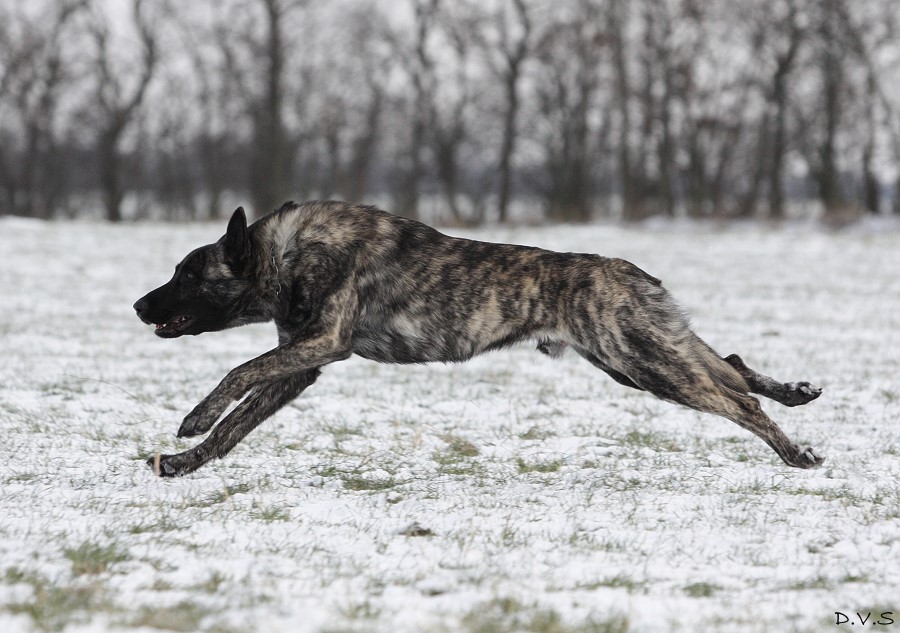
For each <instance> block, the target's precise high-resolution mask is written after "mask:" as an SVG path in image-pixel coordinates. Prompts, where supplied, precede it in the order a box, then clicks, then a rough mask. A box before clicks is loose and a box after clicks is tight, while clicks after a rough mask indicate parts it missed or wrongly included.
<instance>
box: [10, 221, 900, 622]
mask: <svg viewBox="0 0 900 633" xmlns="http://www.w3.org/2000/svg"><path fill="white" fill-rule="evenodd" d="M223 231H224V225H222V226H219V225H213V224H204V225H190V226H185V225H153V224H147V225H133V226H109V225H101V224H91V223H51V224H45V223H40V222H27V221H21V220H11V219H4V220H0V255H2V266H0V303H2V310H0V349H2V352H3V354H2V359H3V362H2V365H0V431H2V441H0V630H2V631H6V632H15V631H27V630H32V629H33V628H38V629H44V630H54V629H57V630H58V629H65V630H66V631H79V632H81V631H84V632H88V631H119V630H128V631H135V630H148V631H150V630H159V629H172V630H211V631H252V630H255V631H265V632H277V631H285V632H296V631H301V632H302V631H311V632H312V631H316V632H318V631H322V632H324V631H338V630H340V631H344V630H349V631H384V632H407V631H408V632H411V633H412V632H421V631H487V630H491V631H493V630H499V631H519V630H526V631H527V630H532V631H561V632H568V631H573V632H574V631H590V630H619V631H626V630H627V631H663V630H682V631H697V630H702V631H768V630H785V631H817V630H826V629H827V630H831V629H832V628H833V627H834V626H835V618H836V616H835V612H836V611H840V612H842V613H846V614H849V615H851V616H853V614H855V613H856V612H860V613H861V614H862V615H865V613H866V612H867V611H871V612H872V613H873V614H874V615H875V616H876V619H877V617H878V614H880V613H882V612H893V613H895V614H900V602H898V600H900V599H898V596H900V575H898V574H897V568H898V565H900V485H898V483H897V482H898V480H900V462H898V456H900V425H898V424H897V420H898V418H900V378H898V376H900V372H898V369H900V277H898V275H897V271H900V232H897V231H896V230H881V228H878V229H876V230H854V231H845V232H828V231H825V230H822V229H814V228H812V227H810V226H802V225H789V226H787V227H784V228H782V229H781V230H777V231H776V230H773V229H771V228H766V227H755V226H739V227H732V228H728V229H721V228H717V227H714V226H705V225H667V224H654V225H650V226H647V227H644V228H643V230H636V229H626V228H621V227H613V226H604V225H598V226H590V227H577V228H575V227H564V226H563V227H554V228H545V229H537V228H492V229H486V230H482V231H479V232H472V233H467V234H466V235H468V236H474V237H477V238H483V239H490V240H496V241H510V242H517V243H526V244H535V245H540V246H544V247H547V248H554V249H557V250H574V251H590V252H598V253H602V254H605V255H615V256H622V257H626V258H628V259H630V260H632V261H634V262H635V263H637V264H638V265H639V266H641V267H642V268H644V269H645V270H647V271H648V272H650V273H651V274H653V275H655V276H658V277H661V278H662V279H663V280H664V282H665V284H666V286H667V287H669V288H670V289H671V290H672V292H673V293H674V294H675V296H676V297H677V298H678V299H679V301H680V302H681V303H682V305H683V306H684V307H685V308H686V309H687V310H688V312H689V313H690V314H691V315H692V317H693V323H694V326H695V329H696V331H697V332H698V333H699V334H700V335H701V336H702V337H703V338H704V339H705V340H707V341H708V342H709V343H710V344H712V345H713V346H714V347H715V348H716V349H717V350H718V351H719V352H721V353H722V354H728V353H734V352H736V353H739V354H741V356H742V357H743V358H744V360H745V361H746V362H747V363H748V364H749V365H750V366H751V367H754V368H756V369H758V370H760V371H762V372H763V373H766V374H769V375H772V376H775V377H778V378H780V379H782V380H785V381H788V380H794V381H801V380H808V381H810V382H812V383H813V384H815V385H817V386H820V387H823V388H824V389H825V391H824V394H823V395H822V397H821V398H820V399H818V400H816V401H815V402H813V403H811V404H809V405H807V406H805V407H797V408H794V409H788V408H784V407H781V406H780V405H778V404H776V403H773V402H769V401H764V402H763V406H764V408H765V409H766V411H767V412H769V414H770V415H771V416H772V417H773V418H774V419H775V420H776V421H778V423H779V424H780V425H781V426H782V428H784V429H785V431H786V432H787V434H788V435H789V436H790V437H792V438H793V439H794V440H795V441H797V442H798V443H800V442H802V443H804V444H806V443H808V444H809V445H811V446H813V447H814V448H815V449H816V450H817V451H818V452H819V453H821V454H824V455H825V456H826V457H827V458H828V460H827V461H826V463H825V466H824V467H823V468H820V469H817V470H812V471H800V470H795V469H791V468H788V467H786V466H784V465H782V464H781V463H780V461H779V460H778V458H777V457H776V456H775V455H774V453H773V452H772V451H771V450H769V449H768V448H767V447H766V446H765V445H764V444H763V443H762V442H760V441H759V440H758V439H756V438H754V437H752V436H750V435H749V434H748V433H746V432H744V431H742V430H741V429H739V428H738V427H737V426H735V425H733V424H731V423H730V422H728V421H726V420H723V419H720V418H716V417H713V416H708V415H703V414H700V413H696V412H693V411H690V410H687V409H683V408H680V407H676V406H674V405H670V404H666V403H663V402H660V401H658V400H655V399H654V398H652V397H650V396H648V395H646V394H643V393H639V392H636V391H633V390H629V389H627V388H625V387H622V386H620V385H618V384H616V383H614V382H613V381H612V380H610V379H608V378H607V377H606V376H605V375H603V374H602V373H600V372H598V371H597V370H595V369H594V368H593V367H591V366H590V365H589V364H587V363H585V362H584V361H582V360H581V359H579V358H578V357H576V356H575V355H574V354H571V353H568V354H566V355H564V356H563V358H561V359H559V360H552V359H549V358H547V357H545V356H543V355H542V354H539V353H537V352H536V351H534V349H533V348H532V347H525V346H523V347H517V348H514V349H512V350H505V351H502V352H496V353H493V354H490V355H487V356H483V357H480V358H478V359H475V360H473V361H471V362H469V363H467V364H462V365H452V366H442V365H434V366H412V367H409V366H404V367H397V366H387V365H377V364H375V363H371V362H368V361H364V360H362V359H357V358H353V359H350V360H348V361H345V362H342V363H339V364H336V365H334V366H332V367H329V368H328V369H327V370H326V371H325V373H324V374H323V376H322V378H320V379H319V381H318V382H317V383H316V384H315V385H314V386H313V387H312V388H311V389H310V390H309V391H307V392H306V393H305V394H304V395H303V396H302V397H301V398H299V399H298V400H297V401H296V402H294V403H293V404H292V405H290V406H289V407H287V408H286V409H285V410H283V411H282V412H280V413H279V414H278V415H276V416H275V417H274V418H273V419H271V420H269V421H268V422H266V423H265V424H264V425H263V426H262V427H260V428H259V429H258V430H257V431H255V432H254V433H253V434H251V436H249V437H248V438H247V440H246V441H245V442H244V443H242V444H241V445H240V446H238V448H237V449H235V450H234V451H233V452H232V453H231V454H230V455H229V456H227V457H226V458H225V459H223V460H221V461H217V462H214V463H211V464H209V465H207V466H206V467H204V468H203V469H201V470H200V471H198V472H197V473H195V474H193V475H190V476H188V477H185V478H181V479H175V480H160V479H156V478H154V477H153V476H152V474H151V472H150V471H149V469H147V468H146V466H145V465H144V462H143V460H144V459H145V458H146V457H147V456H149V455H151V454H152V453H153V452H154V451H163V452H174V451H177V450H183V449H184V448H186V447H188V446H191V445H192V444H193V443H195V442H196V441H197V440H196V439H194V440H179V439H176V438H175V437H174V432H175V431H176V429H177V428H178V426H179V424H180V422H181V418H182V417H183V416H184V415H185V414H186V413H187V412H188V411H190V409H191V408H192V406H193V405H194V404H196V402H197V401H199V399H200V398H201V397H202V396H204V395H205V394H206V393H207V392H208V391H209V390H210V389H211V388H212V387H213V386H214V385H215V384H216V383H217V381H218V380H219V379H220V378H221V377H222V376H224V375H225V373H226V372H227V371H228V370H229V369H230V368H232V367H234V366H235V365H237V364H239V363H240V362H242V361H244V360H246V359H248V358H250V357H252V356H254V355H256V354H259V353H261V352H263V351H265V350H266V349H268V348H270V347H271V346H273V345H274V343H275V338H276V337H275V332H274V328H273V327H271V326H258V327H257V326H254V327H246V328H241V329H237V330H232V331H228V332H223V333H219V334H208V335H204V336H200V337H193V338H184V339H177V340H174V341H165V340H160V339H158V338H157V337H155V336H154V335H153V333H152V327H151V326H145V325H143V324H141V323H140V322H139V321H138V319H137V318H135V316H134V314H133V311H132V309H131V305H132V303H134V301H135V300H136V299H137V298H138V297H140V296H141V295H142V294H144V293H145V292H146V291H148V290H149V289H151V288H154V287H156V286H157V285H159V284H161V283H162V282H164V281H165V280H166V279H168V277H169V276H170V274H171V271H172V269H173V267H174V265H175V263H177V262H178V261H179V260H180V258H181V257H182V256H183V255H184V254H185V253H187V252H188V251H189V250H190V249H192V248H194V247H195V246H197V245H199V244H202V243H206V242H209V241H212V240H214V239H216V238H217V237H218V236H219V235H220V234H221V233H222V232H223ZM88 546H93V547H94V550H91V549H90V548H89V547H88ZM98 547H99V548H101V553H96V551H95V550H97V548H98ZM79 548H82V550H79ZM84 548H87V549H84ZM102 548H106V549H105V550H103V549H102ZM79 551H87V552H88V554H83V553H82V554H79ZM92 551H94V554H90V552H92ZM104 551H105V552H107V553H106V554H103V553H102V552H104ZM79 556H82V557H84V556H87V558H88V559H89V562H92V563H93V565H94V566H93V568H88V570H87V571H85V568H84V567H79V565H78V564H76V561H77V560H80V559H79ZM66 598H70V599H68V600H67V599H66ZM853 617H854V618H855V616H853ZM894 617H895V619H897V620H898V621H900V618H897V617H896V615H895V616H894ZM604 625H606V626H608V628H607V629H604V628H602V627H603V626H604ZM592 626H593V627H595V628H591V627H592ZM553 627H556V628H553ZM617 627H618V628H617Z"/></svg>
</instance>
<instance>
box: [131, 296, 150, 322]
mask: <svg viewBox="0 0 900 633" xmlns="http://www.w3.org/2000/svg"><path fill="white" fill-rule="evenodd" d="M133 307H134V311H135V312H137V315H138V317H140V318H143V317H144V312H146V311H147V308H149V307H150V302H149V301H147V299H146V298H141V299H138V300H137V302H135V304H134V306H133Z"/></svg>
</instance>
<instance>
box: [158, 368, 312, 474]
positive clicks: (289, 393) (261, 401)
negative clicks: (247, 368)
mask: <svg viewBox="0 0 900 633" xmlns="http://www.w3.org/2000/svg"><path fill="white" fill-rule="evenodd" d="M319 373H320V372H319V369H318V368H316V369H310V370H307V371H305V372H302V373H300V374H295V375H292V376H288V377H287V378H282V379H280V380H277V381H275V382H271V383H269V384H267V385H264V386H262V387H259V388H256V389H254V390H253V392H252V393H250V395H248V396H247V397H246V398H245V399H244V401H243V402H241V403H240V404H239V405H238V406H237V407H236V408H235V409H234V411H232V412H231V413H229V414H228V415H227V416H226V417H225V419H224V420H222V422H221V423H220V424H219V425H218V426H217V427H216V428H214V429H213V432H212V433H210V435H209V437H208V438H206V439H205V440H203V441H202V442H201V443H200V444H198V445H197V446H195V447H193V448H191V449H188V450H186V451H184V452H183V453H178V454H176V455H160V456H159V457H151V458H150V459H148V460H147V464H149V465H150V467H151V468H153V470H154V472H155V473H156V474H157V475H159V476H160V477H176V476H181V475H186V474H188V473H191V472H193V471H195V470H197V469H198V468H200V467H201V466H202V465H203V464H205V463H206V462H208V461H210V460H211V459H214V458H221V457H224V456H225V455H226V454H228V452H229V451H230V450H231V449H233V448H234V447H235V446H237V444H238V442H240V441H241V440H242V439H244V438H245V437H246V436H247V434H248V433H250V431H252V430H253V429H255V428H256V427H257V426H259V425H260V424H261V423H262V422H263V421H264V420H265V419H266V418H268V417H269V416H271V415H272V414H274V413H275V412H276V411H278V409H280V408H281V407H283V406H284V405H286V404H287V403H288V402H290V401H291V400H293V399H294V398H296V397H297V396H299V395H300V394H301V393H302V392H303V390H304V389H306V388H307V387H309V386H310V385H312V384H313V383H314V382H315V381H316V378H318V377H319Z"/></svg>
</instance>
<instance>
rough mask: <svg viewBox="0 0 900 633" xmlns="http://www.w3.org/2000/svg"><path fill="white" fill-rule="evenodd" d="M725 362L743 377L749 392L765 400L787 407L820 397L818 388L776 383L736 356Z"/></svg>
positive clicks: (807, 384)
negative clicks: (769, 399) (763, 397)
mask: <svg viewBox="0 0 900 633" xmlns="http://www.w3.org/2000/svg"><path fill="white" fill-rule="evenodd" d="M725 362H726V363H728V364H729V365H731V366H732V367H734V368H735V369H736V370H737V371H738V373H739V374H740V375H741V376H743V378H744V380H746V381H747V384H748V385H749V386H750V391H752V392H753V393H757V394H759V395H761V396H765V397H766V398H771V399H772V400H774V401H775V402H780V403H781V404H783V405H786V406H788V407H796V406H799V405H801V404H807V403H808V402H812V401H813V400H815V399H816V398H818V397H819V396H820V395H822V390H821V389H820V388H819V387H816V386H813V385H811V384H809V383H808V382H778V381H777V380H775V379H774V378H769V377H768V376H764V375H763V374H760V373H757V372H755V371H753V370H752V369H750V368H749V367H747V365H745V364H744V361H743V360H741V357H740V356H738V355H737V354H732V355H731V356H727V357H725Z"/></svg>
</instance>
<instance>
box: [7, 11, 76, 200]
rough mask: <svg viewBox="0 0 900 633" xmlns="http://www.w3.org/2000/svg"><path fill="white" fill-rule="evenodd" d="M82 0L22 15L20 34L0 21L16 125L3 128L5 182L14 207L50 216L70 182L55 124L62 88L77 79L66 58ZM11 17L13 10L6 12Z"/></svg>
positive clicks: (10, 100)
mask: <svg viewBox="0 0 900 633" xmlns="http://www.w3.org/2000/svg"><path fill="white" fill-rule="evenodd" d="M83 8H84V7H83V4H82V3H81V2H80V1H78V0H69V1H67V2H61V3H59V4H52V5H50V6H48V7H45V8H44V10H43V11H41V12H40V13H38V14H37V15H36V16H35V17H33V18H28V17H26V16H24V15H20V16H18V19H19V25H20V27H21V30H20V32H19V37H18V41H16V36H15V35H14V33H12V32H11V31H10V30H8V29H7V28H5V27H0V68H2V69H3V70H2V73H3V74H2V76H0V108H8V109H10V110H11V112H10V113H9V116H11V117H13V118H14V119H15V120H16V125H15V127H14V128H12V129H3V127H2V126H0V134H3V135H5V136H6V137H7V138H6V140H5V142H3V143H0V183H2V187H3V189H4V190H5V193H6V198H7V205H4V206H5V207H6V208H7V209H9V210H10V211H11V212H13V213H17V214H20V215H27V216H36V217H45V218H46V217H50V216H51V215H52V214H53V212H54V211H55V210H56V209H57V206H58V203H59V199H60V197H61V195H62V191H63V188H64V187H65V173H64V171H65V164H64V162H63V161H62V160H61V159H60V157H59V155H58V152H57V144H58V142H59V138H58V134H57V130H56V129H55V124H56V119H57V114H58V110H59V102H60V97H61V93H62V92H63V91H64V90H66V89H68V88H69V87H70V85H71V81H72V80H73V71H72V70H71V69H70V68H68V67H67V66H66V63H65V60H64V58H63V56H64V51H65V48H64V47H65V44H66V42H67V41H68V39H69V37H68V36H69V31H71V30H72V28H73V25H74V23H75V20H76V17H77V15H78V13H79V12H81V11H82V9H83ZM2 17H5V18H6V20H4V22H5V23H6V24H9V22H8V20H10V19H11V18H12V16H9V15H7V16H2Z"/></svg>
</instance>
